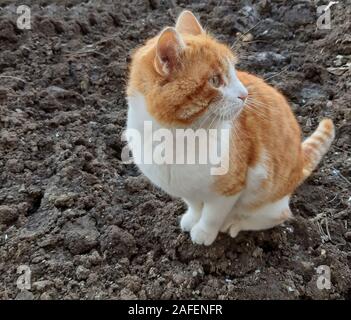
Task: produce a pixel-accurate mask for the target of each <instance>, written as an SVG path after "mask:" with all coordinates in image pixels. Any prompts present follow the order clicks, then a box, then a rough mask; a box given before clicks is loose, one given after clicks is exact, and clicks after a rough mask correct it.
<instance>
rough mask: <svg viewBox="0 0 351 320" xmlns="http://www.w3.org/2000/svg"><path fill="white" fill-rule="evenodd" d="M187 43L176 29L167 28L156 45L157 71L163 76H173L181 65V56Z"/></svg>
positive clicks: (155, 63)
mask: <svg viewBox="0 0 351 320" xmlns="http://www.w3.org/2000/svg"><path fill="white" fill-rule="evenodd" d="M184 49H185V43H184V41H183V39H182V37H181V35H180V34H179V33H178V32H177V30H176V29H175V28H172V27H167V28H165V29H164V30H163V31H162V32H161V34H160V36H159V38H158V40H157V45H156V56H155V61H154V65H155V69H156V71H157V72H158V73H159V74H160V75H162V76H168V75H169V74H171V73H172V72H173V71H174V70H175V69H176V68H177V67H178V66H179V64H180V55H181V53H182V51H183V50H184Z"/></svg>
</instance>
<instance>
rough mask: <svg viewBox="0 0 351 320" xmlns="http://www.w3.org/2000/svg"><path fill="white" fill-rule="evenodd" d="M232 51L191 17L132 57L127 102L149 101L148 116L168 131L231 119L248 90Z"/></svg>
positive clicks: (184, 17)
mask: <svg viewBox="0 0 351 320" xmlns="http://www.w3.org/2000/svg"><path fill="white" fill-rule="evenodd" d="M235 63H236V57H235V55H234V53H233V52H232V50H231V49H230V48H229V47H228V46H226V45H224V44H222V43H220V42H218V41H216V40H215V39H214V38H213V37H211V36H210V35H209V34H208V33H206V32H205V31H204V29H203V28H202V26H201V25H200V23H199V21H198V20H197V19H196V17H195V16H194V15H193V14H192V13H191V12H190V11H183V12H182V13H181V14H180V16H179V17H178V19H177V23H176V26H175V27H167V28H165V29H163V30H162V31H161V33H160V34H159V35H158V36H156V37H155V38H152V39H150V40H149V41H148V42H147V43H146V44H145V45H144V46H143V47H141V48H139V49H138V50H136V52H135V53H134V55H133V58H132V63H131V69H130V78H129V85H128V91H127V92H128V96H131V95H133V94H135V92H139V93H141V94H143V95H144V97H145V99H146V102H147V109H148V112H149V113H150V114H151V116H153V117H154V118H155V119H156V120H157V121H159V122H160V123H162V124H165V125H169V126H172V125H191V124H192V123H194V122H195V121H198V120H200V119H205V117H208V118H213V119H215V118H216V119H218V120H220V119H226V120H228V119H231V118H233V117H234V115H235V114H236V113H237V112H238V111H240V110H241V108H242V107H243V105H244V100H245V99H246V97H247V94H248V93H247V90H246V88H245V87H244V85H243V84H242V83H241V81H240V80H239V79H238V77H237V74H236V70H235Z"/></svg>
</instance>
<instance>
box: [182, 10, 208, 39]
mask: <svg viewBox="0 0 351 320" xmlns="http://www.w3.org/2000/svg"><path fill="white" fill-rule="evenodd" d="M176 30H177V31H178V32H180V33H184V34H192V35H194V36H197V35H199V34H201V33H204V29H202V27H201V24H200V22H199V21H198V20H197V19H196V17H195V16H194V15H193V13H192V12H190V11H188V10H184V11H183V12H182V13H181V14H180V15H179V17H178V19H177V23H176Z"/></svg>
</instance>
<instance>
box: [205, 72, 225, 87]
mask: <svg viewBox="0 0 351 320" xmlns="http://www.w3.org/2000/svg"><path fill="white" fill-rule="evenodd" d="M208 82H209V83H210V85H211V86H212V87H214V88H219V87H220V86H221V84H222V78H221V76H220V75H218V74H216V75H214V76H212V77H211V78H210V79H208Z"/></svg>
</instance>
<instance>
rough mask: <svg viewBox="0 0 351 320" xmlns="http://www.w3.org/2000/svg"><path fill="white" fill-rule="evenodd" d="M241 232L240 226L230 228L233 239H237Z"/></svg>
mask: <svg viewBox="0 0 351 320" xmlns="http://www.w3.org/2000/svg"><path fill="white" fill-rule="evenodd" d="M239 232H240V226H238V225H234V224H233V225H231V227H230V228H229V234H230V236H231V237H232V238H235V237H236V236H237V235H238V233H239Z"/></svg>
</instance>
